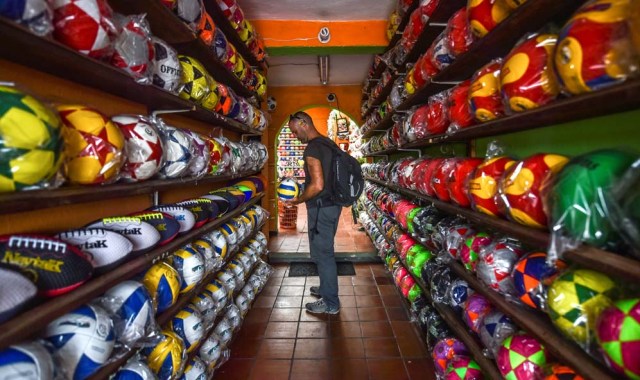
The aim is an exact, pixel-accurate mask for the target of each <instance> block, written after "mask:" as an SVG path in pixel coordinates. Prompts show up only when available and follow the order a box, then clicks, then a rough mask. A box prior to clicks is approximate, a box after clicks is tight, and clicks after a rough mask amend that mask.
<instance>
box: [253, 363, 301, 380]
mask: <svg viewBox="0 0 640 380" xmlns="http://www.w3.org/2000/svg"><path fill="white" fill-rule="evenodd" d="M290 369H291V360H277V359H276V360H271V359H266V360H257V361H256V363H255V364H254V366H253V370H252V371H251V376H250V377H249V379H255V380H264V379H288V378H289V371H290Z"/></svg>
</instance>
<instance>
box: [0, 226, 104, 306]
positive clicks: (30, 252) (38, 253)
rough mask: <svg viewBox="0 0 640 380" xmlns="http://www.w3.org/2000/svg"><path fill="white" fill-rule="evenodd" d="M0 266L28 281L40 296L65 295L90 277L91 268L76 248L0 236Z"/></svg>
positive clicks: (37, 239) (48, 240)
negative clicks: (5, 266)
mask: <svg viewBox="0 0 640 380" xmlns="http://www.w3.org/2000/svg"><path fill="white" fill-rule="evenodd" d="M0 263H1V264H6V265H8V266H10V267H12V268H16V269H17V270H18V271H19V272H21V273H23V274H24V275H25V276H27V278H29V279H31V280H32V281H33V282H34V283H35V284H36V286H37V287H38V291H39V293H40V295H42V296H45V297H55V296H58V295H60V294H64V293H67V292H69V291H71V290H73V289H75V288H77V287H78V286H80V285H81V284H82V283H84V282H85V281H87V280H88V279H89V278H90V277H91V273H92V272H93V265H91V261H90V260H89V258H88V257H87V256H86V255H85V254H84V252H82V251H81V250H79V249H78V248H76V247H74V246H72V245H70V244H67V243H65V242H64V241H62V240H58V239H55V238H51V237H45V236H30V235H6V236H0Z"/></svg>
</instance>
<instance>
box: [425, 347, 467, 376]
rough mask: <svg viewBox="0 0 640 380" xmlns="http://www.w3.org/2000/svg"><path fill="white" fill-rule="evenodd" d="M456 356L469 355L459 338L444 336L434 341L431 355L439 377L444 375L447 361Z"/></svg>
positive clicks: (447, 364)
mask: <svg viewBox="0 0 640 380" xmlns="http://www.w3.org/2000/svg"><path fill="white" fill-rule="evenodd" d="M457 356H469V350H468V349H467V346H465V344H464V343H463V342H462V341H461V340H459V339H457V338H451V337H445V338H443V339H440V340H439V341H437V342H436V344H435V345H434V347H433V352H432V353H431V357H432V358H433V364H434V365H435V370H436V371H435V372H436V375H437V376H438V377H439V378H443V377H444V375H445V372H446V370H447V367H448V366H449V362H451V360H453V358H455V357H457Z"/></svg>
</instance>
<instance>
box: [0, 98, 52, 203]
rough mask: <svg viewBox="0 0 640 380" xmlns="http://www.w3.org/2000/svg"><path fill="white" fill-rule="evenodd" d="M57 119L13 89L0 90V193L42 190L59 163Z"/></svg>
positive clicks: (33, 100) (38, 102) (47, 110)
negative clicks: (27, 189)
mask: <svg viewBox="0 0 640 380" xmlns="http://www.w3.org/2000/svg"><path fill="white" fill-rule="evenodd" d="M61 130H62V128H61V123H60V119H59V118H58V115H57V114H56V113H55V112H53V111H52V110H51V109H49V108H48V107H47V106H45V105H44V104H42V103H41V102H40V101H38V100H36V99H35V98H33V97H32V96H29V95H27V94H25V93H23V92H21V91H19V90H17V89H15V88H12V87H8V86H0V193H1V192H10V191H17V190H23V189H25V188H29V187H33V186H42V185H44V184H45V183H47V181H48V180H49V179H51V178H52V177H53V176H54V174H56V173H57V172H58V169H59V168H60V165H61V164H62V159H63V145H64V144H63V139H62V131H61Z"/></svg>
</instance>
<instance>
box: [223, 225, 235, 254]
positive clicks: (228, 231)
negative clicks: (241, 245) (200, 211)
mask: <svg viewBox="0 0 640 380" xmlns="http://www.w3.org/2000/svg"><path fill="white" fill-rule="evenodd" d="M220 229H221V230H222V235H224V238H225V239H227V246H228V249H233V247H235V246H236V244H238V231H237V230H236V227H235V226H234V225H233V224H231V223H225V224H223V225H222V227H220Z"/></svg>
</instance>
